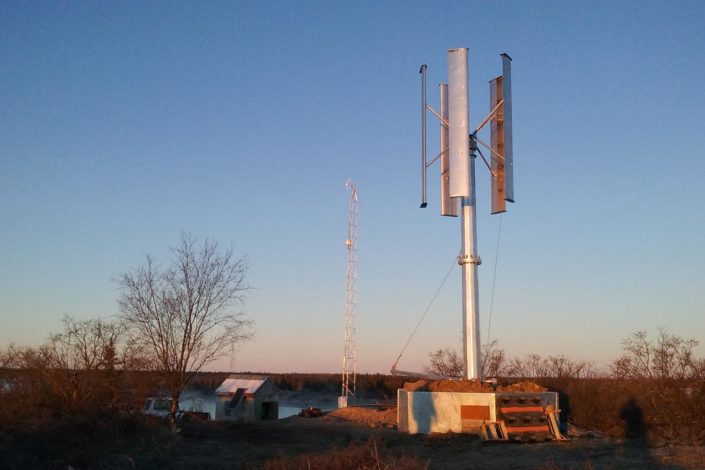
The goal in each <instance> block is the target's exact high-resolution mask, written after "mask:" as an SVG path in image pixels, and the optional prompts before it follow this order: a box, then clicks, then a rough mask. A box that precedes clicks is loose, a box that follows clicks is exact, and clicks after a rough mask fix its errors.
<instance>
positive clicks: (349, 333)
mask: <svg viewBox="0 0 705 470" xmlns="http://www.w3.org/2000/svg"><path fill="white" fill-rule="evenodd" d="M345 188H346V189H348V190H350V199H349V202H348V238H347V239H346V240H345V246H346V247H347V249H348V270H347V271H348V278H347V288H346V293H345V336H344V346H343V380H342V382H343V383H342V392H341V394H340V397H338V408H345V407H346V406H348V402H349V401H350V399H351V398H352V400H353V401H354V400H355V378H356V377H355V352H356V351H355V350H356V345H355V317H356V316H357V188H356V187H355V183H353V182H352V180H350V179H348V180H347V181H346V182H345Z"/></svg>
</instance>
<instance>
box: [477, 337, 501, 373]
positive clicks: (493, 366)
mask: <svg viewBox="0 0 705 470" xmlns="http://www.w3.org/2000/svg"><path fill="white" fill-rule="evenodd" d="M481 359H482V377H501V376H503V375H505V372H506V367H507V356H506V353H505V352H504V349H502V348H500V347H499V341H498V340H496V339H494V340H492V341H490V342H489V343H486V344H484V345H483V346H482V357H481Z"/></svg>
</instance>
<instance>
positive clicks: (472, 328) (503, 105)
mask: <svg viewBox="0 0 705 470" xmlns="http://www.w3.org/2000/svg"><path fill="white" fill-rule="evenodd" d="M501 57H502V75H501V76H499V77H497V78H495V79H493V80H491V81H490V113H489V114H488V115H487V116H486V117H485V119H483V120H482V122H481V123H480V125H479V126H478V127H477V128H476V129H475V130H474V131H473V132H472V133H470V132H469V120H470V119H469V117H470V105H469V90H468V50H467V49H466V48H459V49H450V50H449V51H448V84H447V85H446V84H444V83H441V84H440V86H439V87H440V90H439V91H440V111H439V112H437V111H435V110H434V109H433V108H432V107H431V106H429V105H428V104H427V103H426V68H427V66H426V65H425V64H424V65H422V66H421V69H420V70H419V73H420V74H421V128H422V129H421V207H422V208H425V207H426V206H427V205H428V204H427V202H426V179H427V178H426V173H427V170H428V167H429V166H431V165H432V164H433V163H435V162H436V160H439V159H440V161H441V215H443V216H450V217H457V216H458V212H459V211H458V203H459V204H460V217H461V250H460V256H458V264H459V265H460V266H461V268H462V279H463V281H462V287H463V288H462V303H463V377H464V378H465V379H466V380H469V379H481V378H482V377H481V373H482V371H481V369H480V364H481V361H480V322H479V301H478V279H477V267H478V265H479V264H480V263H481V262H482V261H481V260H480V257H479V256H478V255H477V242H476V240H477V227H476V218H477V215H476V194H475V192H476V191H475V158H476V155H477V154H478V153H479V154H480V157H482V160H483V161H484V163H485V165H486V166H487V168H488V169H489V172H490V174H491V178H492V180H491V191H492V194H491V196H492V211H491V212H492V214H498V213H501V212H505V211H506V210H507V209H506V202H507V201H508V202H514V169H513V154H512V93H511V63H512V58H511V57H509V55H507V54H501ZM427 111H431V112H432V113H433V114H434V115H435V116H436V117H437V118H438V119H439V121H440V127H441V131H440V147H441V149H440V153H439V154H438V155H437V156H436V157H434V158H433V159H432V160H431V161H430V162H428V161H427V159H426V112H427ZM488 123H489V124H490V138H491V141H490V142H491V143H490V144H489V145H488V144H486V143H485V142H483V141H482V140H480V139H479V138H478V136H477V133H478V132H479V131H480V129H482V128H483V127H484V126H485V125H486V124H488ZM478 144H480V145H482V146H483V147H486V148H487V149H488V150H489V152H490V159H491V163H490V162H488V161H487V159H486V158H485V156H484V155H483V153H482V151H481V150H480V148H479V147H478Z"/></svg>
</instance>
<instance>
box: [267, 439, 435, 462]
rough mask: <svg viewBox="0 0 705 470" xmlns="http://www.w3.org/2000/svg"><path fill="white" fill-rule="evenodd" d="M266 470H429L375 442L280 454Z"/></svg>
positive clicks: (373, 440) (415, 460)
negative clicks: (296, 453) (322, 451)
mask: <svg viewBox="0 0 705 470" xmlns="http://www.w3.org/2000/svg"><path fill="white" fill-rule="evenodd" d="M262 468H263V469H264V470H353V469H354V470H373V469H374V470H392V469H399V470H420V469H426V468H428V463H426V462H422V461H421V460H419V459H417V458H416V457H413V456H410V455H399V456H395V455H391V454H390V453H389V452H387V451H385V450H383V449H382V448H381V447H380V445H379V443H378V442H377V441H376V440H375V439H370V440H369V441H368V442H367V443H365V444H350V445H349V446H348V447H346V448H344V449H336V450H332V451H328V452H325V453H308V454H303V455H298V456H295V457H287V456H284V455H280V456H279V457H277V458H276V459H273V460H270V461H268V462H266V463H265V464H264V466H263V467H262Z"/></svg>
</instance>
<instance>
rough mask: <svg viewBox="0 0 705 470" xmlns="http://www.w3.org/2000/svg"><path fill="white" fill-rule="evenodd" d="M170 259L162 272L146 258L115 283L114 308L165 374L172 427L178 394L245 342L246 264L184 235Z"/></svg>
mask: <svg viewBox="0 0 705 470" xmlns="http://www.w3.org/2000/svg"><path fill="white" fill-rule="evenodd" d="M172 253H173V255H174V258H173V261H172V263H171V265H170V266H169V267H167V268H166V269H162V268H161V267H160V265H159V264H158V263H157V262H156V260H155V259H154V258H153V257H151V256H149V255H147V256H146V262H145V264H144V265H143V266H140V267H138V268H135V269H133V270H131V271H130V272H127V273H125V274H123V275H122V276H120V278H119V279H118V283H119V285H120V287H121V288H122V292H121V295H120V298H119V301H118V302H119V305H120V309H121V311H122V318H123V320H124V321H125V323H126V324H127V325H128V327H129V328H130V330H131V332H132V335H133V336H132V338H133V340H134V342H135V344H137V345H140V346H141V347H142V349H143V351H144V352H146V353H147V354H149V357H150V358H151V361H152V364H153V366H154V368H155V369H156V370H158V371H159V372H160V373H162V374H163V377H164V379H165V383H166V386H167V387H168V389H169V393H170V394H171V400H172V403H171V420H172V425H173V423H174V419H175V416H176V411H177V409H178V400H179V397H180V395H181V393H182V392H183V390H184V388H185V387H186V386H187V385H188V383H189V382H190V380H191V379H192V378H193V376H194V375H195V374H196V373H197V372H198V371H199V370H201V369H202V368H203V367H204V366H205V365H206V364H209V363H210V362H212V361H214V360H216V359H218V358H220V357H222V356H223V355H225V354H227V353H228V352H229V351H231V348H232V347H234V346H235V345H237V344H238V343H240V342H242V341H245V340H247V339H249V338H250V337H251V333H250V331H251V329H250V327H251V321H250V320H247V319H246V318H245V317H244V316H243V314H242V312H240V311H238V308H239V307H241V306H242V305H243V303H244V301H245V294H246V292H247V290H248V287H247V285H246V284H245V277H246V273H247V264H246V261H245V259H244V258H238V257H236V256H235V255H234V253H233V250H232V249H228V250H224V251H221V250H220V249H219V247H218V244H217V243H216V242H214V241H211V240H205V242H204V243H203V244H201V245H199V244H197V242H196V240H195V239H194V238H193V237H192V236H190V235H188V234H183V235H182V237H181V244H180V245H179V246H178V247H175V248H172Z"/></svg>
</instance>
